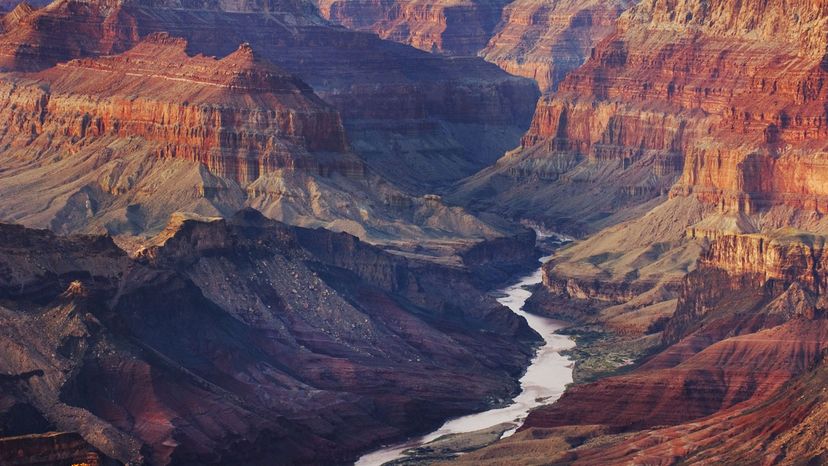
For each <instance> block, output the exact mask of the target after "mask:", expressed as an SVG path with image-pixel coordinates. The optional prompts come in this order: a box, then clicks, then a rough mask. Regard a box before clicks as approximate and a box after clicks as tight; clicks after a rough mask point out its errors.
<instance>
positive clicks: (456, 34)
mask: <svg viewBox="0 0 828 466" xmlns="http://www.w3.org/2000/svg"><path fill="white" fill-rule="evenodd" d="M316 3H317V5H318V6H319V11H320V13H321V14H322V16H324V17H325V18H327V19H329V20H331V21H334V22H336V23H338V24H342V25H343V26H346V27H348V28H351V29H356V30H362V31H371V32H374V33H376V34H377V35H379V36H380V37H382V38H383V39H388V40H393V41H396V42H401V43H403V44H408V45H411V46H413V47H416V48H418V49H421V50H425V51H428V52H440V53H445V54H450V55H466V56H473V55H476V54H477V52H478V51H479V50H481V49H482V48H483V47H484V46H485V45H486V43H487V42H488V40H489V37H491V35H492V31H493V30H494V28H495V25H497V23H498V22H499V21H500V18H501V10H502V9H503V7H504V6H506V5H507V3H508V2H506V1H504V0H473V1H471V0H442V1H437V2H429V1H421V0H414V1H396V2H394V1H387V0H372V1H367V2H366V1H360V0H357V1H354V0H319V1H317V2H316Z"/></svg>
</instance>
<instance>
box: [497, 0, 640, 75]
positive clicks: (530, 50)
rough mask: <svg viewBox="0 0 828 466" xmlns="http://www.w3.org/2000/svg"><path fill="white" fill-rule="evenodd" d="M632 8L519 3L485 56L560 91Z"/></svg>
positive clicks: (622, 0)
mask: <svg viewBox="0 0 828 466" xmlns="http://www.w3.org/2000/svg"><path fill="white" fill-rule="evenodd" d="M632 4H634V2H632V1H629V0H615V1H609V2H607V1H603V2H602V1H594V0H591V1H586V2H584V1H580V2H578V1H572V0H555V1H551V2H539V1H537V0H517V1H515V2H512V3H510V4H509V5H507V6H506V7H505V8H504V9H503V15H502V20H501V23H500V24H499V25H498V27H497V30H496V31H495V33H494V35H493V36H492V38H491V39H490V40H489V43H488V44H487V45H486V48H485V49H484V50H483V51H482V52H481V55H482V56H483V57H484V58H485V59H486V60H488V61H490V62H492V63H496V64H497V65H498V66H500V67H501V68H503V69H504V70H506V71H508V72H510V73H512V74H515V75H518V76H525V77H527V78H532V79H534V80H535V81H537V83H538V85H539V86H540V88H541V90H543V91H552V90H555V89H557V87H558V84H559V83H560V82H561V81H562V80H563V79H564V78H565V77H566V76H567V75H568V74H569V73H570V72H572V71H573V70H575V69H577V68H578V67H579V66H581V65H582V64H583V63H584V62H585V61H586V59H587V58H589V55H590V52H591V50H592V48H593V47H595V46H596V45H597V44H598V43H599V42H600V41H601V40H602V39H603V38H604V37H606V36H607V35H609V34H610V33H612V32H613V31H614V30H615V27H616V20H617V19H618V16H619V15H620V14H621V13H622V12H623V11H624V10H625V9H627V8H628V7H629V6H631V5H632Z"/></svg>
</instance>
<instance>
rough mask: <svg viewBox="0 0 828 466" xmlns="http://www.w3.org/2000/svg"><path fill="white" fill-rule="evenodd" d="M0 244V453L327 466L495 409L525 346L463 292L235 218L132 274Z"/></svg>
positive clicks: (110, 252)
mask: <svg viewBox="0 0 828 466" xmlns="http://www.w3.org/2000/svg"><path fill="white" fill-rule="evenodd" d="M0 232H2V239H3V241H2V245H3V246H2V253H1V254H0V261H1V262H0V263H2V266H0V270H2V272H0V278H1V279H2V281H0V290H2V291H0V293H2V303H3V304H2V320H3V322H4V324H3V331H2V338H0V341H2V345H0V347H2V352H3V357H2V358H0V359H2V361H3V363H2V373H3V384H4V386H6V387H7V388H8V390H5V389H4V391H3V393H4V395H3V398H4V402H3V404H2V406H3V412H4V414H5V415H6V416H8V415H14V414H10V413H12V412H17V413H27V414H26V416H27V417H28V418H29V419H31V423H30V427H31V429H30V430H34V431H32V432H26V431H25V430H26V429H25V426H24V425H23V424H22V423H15V424H16V425H14V426H12V427H14V428H16V429H17V431H15V432H5V431H4V432H3V434H4V435H18V436H19V435H25V434H39V433H40V432H38V430H43V429H47V430H49V429H51V430H59V431H64V432H78V433H80V434H81V435H82V436H83V438H84V439H86V441H87V442H89V443H90V444H91V445H92V446H94V448H95V449H96V450H97V451H99V452H101V453H102V454H103V455H105V456H106V457H108V458H111V459H114V460H118V461H121V462H123V463H130V462H132V463H135V462H148V463H152V464H167V463H171V462H172V463H182V464H190V463H205V462H206V463H222V462H225V461H227V460H228V459H230V458H232V459H233V460H234V461H235V460H243V461H244V462H246V463H248V462H249V463H250V464H273V461H276V462H277V463H280V464H291V463H327V462H342V461H346V460H348V459H351V458H354V457H355V453H356V452H358V451H360V450H361V449H364V448H365V447H367V446H369V445H372V444H376V443H377V442H380V441H382V440H386V439H393V438H396V437H399V436H401V435H405V434H407V433H411V432H413V431H416V430H418V429H421V428H423V427H426V426H430V425H433V424H435V423H437V422H438V420H439V419H442V418H443V417H444V416H445V415H446V413H456V414H460V413H464V412H468V411H470V410H474V409H479V408H480V407H481V406H483V405H485V404H486V403H495V402H496V400H497V399H499V398H506V397H508V395H509V394H510V393H511V392H513V391H514V390H515V389H516V382H515V380H514V378H513V377H514V376H515V375H517V374H519V373H520V371H521V370H522V368H523V366H524V365H525V364H526V362H527V361H528V359H529V358H530V357H531V355H532V348H533V346H534V345H535V344H536V343H538V342H539V337H538V336H537V334H535V333H534V332H533V331H532V330H531V329H530V328H529V327H528V326H527V325H526V322H525V321H524V320H522V319H520V318H518V317H517V316H515V315H512V314H510V313H508V312H504V311H503V310H502V308H501V306H500V305H499V304H498V303H497V302H496V301H495V300H494V299H492V298H491V297H488V296H486V295H485V294H484V292H483V289H482V287H481V284H480V283H479V281H477V280H476V279H475V278H474V277H473V276H471V275H469V274H468V273H467V272H464V271H461V270H458V269H456V268H451V267H444V266H439V265H436V264H433V263H429V262H417V261H412V260H407V259H405V258H401V257H399V256H395V255H392V254H389V253H386V252H383V251H381V250H379V249H377V248H376V247H373V246H370V245H368V244H366V243H363V242H361V241H359V240H358V239H356V238H354V237H352V236H349V235H347V234H344V233H332V232H328V231H325V230H306V229H301V228H297V227H289V226H286V225H284V224H281V223H278V222H275V221H272V220H268V219H266V218H265V217H263V216H262V215H261V214H260V213H258V212H256V211H254V210H252V209H248V210H243V211H241V212H239V213H238V214H236V215H235V216H233V217H232V218H230V219H228V220H214V221H209V222H204V221H198V220H191V219H179V221H177V222H173V223H171V224H170V226H169V227H168V228H167V229H165V230H164V232H163V233H162V234H161V235H159V236H158V237H157V238H155V241H154V243H153V244H149V245H148V246H147V247H146V248H144V249H142V250H140V251H139V252H138V253H137V254H136V255H135V256H134V257H130V256H128V255H127V254H125V253H124V252H123V251H122V250H120V249H119V248H118V247H117V246H116V245H115V244H114V243H113V241H112V239H111V238H108V237H104V236H68V237H58V236H55V235H54V234H53V233H51V232H48V231H44V230H30V229H26V228H24V227H21V226H10V225H3V226H0ZM446 283H450V284H451V287H449V288H447V287H446V286H445V284H446ZM35 329H37V330H35ZM50 355H51V356H50ZM458 378H462V379H463V380H464V383H463V385H464V388H463V389H462V390H457V387H456V384H457V380H458ZM414 381H416V383H414ZM390 387H393V388H390ZM16 415H17V416H19V414H16ZM347 425H359V426H360V427H361V428H360V430H359V431H358V432H356V431H353V430H350V429H348V428H346V427H345V426H347ZM274 458H276V459H275V460H274Z"/></svg>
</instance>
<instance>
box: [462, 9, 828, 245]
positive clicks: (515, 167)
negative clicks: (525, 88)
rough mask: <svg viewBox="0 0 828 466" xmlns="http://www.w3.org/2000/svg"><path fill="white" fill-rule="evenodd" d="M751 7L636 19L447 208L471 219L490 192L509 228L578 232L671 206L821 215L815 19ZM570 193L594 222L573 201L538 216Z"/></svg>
mask: <svg viewBox="0 0 828 466" xmlns="http://www.w3.org/2000/svg"><path fill="white" fill-rule="evenodd" d="M760 3H761V4H760ZM760 3H757V4H753V3H743V4H738V5H733V4H732V3H731V2H712V3H710V2H695V1H687V2H678V3H670V2H659V1H645V2H641V3H639V4H637V5H635V6H632V7H631V8H629V9H628V10H627V11H626V12H625V13H624V14H622V15H621V16H620V18H619V20H618V24H617V27H616V29H615V31H614V32H612V33H611V34H609V35H608V36H607V37H605V38H604V39H603V40H601V41H600V43H598V44H597V45H596V46H595V47H594V50H592V51H591V53H590V55H589V59H588V60H586V62H585V64H584V65H583V66H581V67H580V68H578V69H577V70H575V71H573V72H572V73H571V74H570V75H568V77H567V78H566V79H564V80H563V81H562V82H561V83H560V86H559V88H558V91H557V92H556V93H554V94H548V95H546V96H545V97H544V98H543V99H541V101H540V102H539V103H538V108H537V110H536V112H535V118H534V121H533V123H532V125H531V128H530V130H529V132H528V133H527V134H526V135H525V136H524V138H523V141H522V149H521V150H519V151H517V152H516V153H514V154H510V155H509V156H508V157H505V158H503V159H501V160H500V161H499V162H498V165H497V167H496V168H494V169H491V170H487V171H484V172H481V173H480V174H478V175H476V176H475V177H474V178H471V179H470V180H469V181H468V182H465V183H464V186H463V187H461V188H460V190H459V192H458V196H457V199H459V200H460V201H461V202H463V201H464V202H468V203H469V204H470V205H473V199H474V197H476V196H478V195H479V194H480V193H482V192H486V190H490V191H491V190H494V191H495V193H496V196H497V199H498V200H499V201H500V202H499V203H498V205H504V207H500V211H501V212H503V213H505V214H510V215H527V214H531V215H533V216H535V217H537V218H538V219H540V220H544V221H547V222H548V223H553V222H555V221H556V218H560V217H570V218H576V219H579V221H580V223H582V225H581V229H585V230H586V231H596V230H597V229H600V228H601V227H603V226H606V225H607V222H606V221H605V220H604V219H605V218H607V217H609V218H610V223H617V222H619V221H623V220H624V219H625V218H624V215H623V212H622V211H623V210H624V209H626V208H629V207H631V206H635V205H640V204H641V203H642V202H646V201H649V200H652V199H655V198H661V199H663V198H664V197H665V196H666V194H667V193H668V192H669V193H670V195H671V196H673V197H682V196H694V197H696V198H697V199H699V200H701V201H702V202H704V203H707V204H710V205H713V206H716V207H718V208H719V209H720V210H721V211H722V212H726V213H734V214H735V213H748V214H752V213H761V212H763V211H767V210H769V209H773V208H775V207H779V206H783V207H784V206H787V207H793V208H797V209H802V210H806V211H809V212H822V209H824V204H825V201H824V196H825V193H824V192H823V190H822V186H823V185H824V183H822V180H821V178H820V175H819V173H820V172H821V170H819V167H821V166H822V163H823V162H822V159H823V158H824V157H823V153H822V152H823V151H822V145H823V142H824V141H825V137H826V134H825V131H824V124H823V122H824V120H825V109H824V106H823V105H822V102H824V100H825V94H824V93H825V90H824V88H823V86H822V84H821V82H822V81H823V80H824V70H823V69H822V63H823V56H824V53H823V52H822V51H823V50H824V49H825V37H826V35H825V23H826V19H825V11H824V8H825V6H824V5H823V4H822V3H821V2H817V3H813V2H807V1H799V2H760ZM771 38H773V39H771ZM564 161H565V162H566V163H562V162H564ZM549 166H552V167H554V169H553V170H551V173H550V169H549V168H547V167H549ZM585 173H587V174H585ZM539 179H540V180H544V179H546V180H552V181H553V183H552V184H554V185H556V186H557V187H556V188H555V190H554V191H553V190H552V189H551V188H547V187H544V186H543V184H542V183H540V182H538V181H536V180H539ZM675 182H678V183H677V184H676V185H675V186H673V184H674V183H675ZM527 183H528V184H532V185H533V187H532V189H527V188H526V186H525V185H526V184H527ZM572 183H578V185H579V187H580V189H579V190H578V191H580V192H583V193H585V194H584V195H586V194H588V195H589V196H590V197H591V198H595V199H597V200H598V201H597V203H596V207H597V209H596V210H599V211H600V212H601V215H593V216H590V215H589V214H588V212H586V211H585V210H584V209H583V208H582V207H581V203H579V202H578V201H577V199H578V198H579V197H580V196H581V195H582V194H580V193H576V194H575V196H574V197H573V196H569V197H568V200H567V201H565V202H564V203H563V205H561V206H559V207H557V208H554V209H551V208H549V207H546V208H544V207H543V202H542V199H543V198H546V199H549V198H551V196H552V195H558V194H559V193H562V192H569V191H565V189H566V188H565V187H566V185H568V184H572ZM539 190H541V192H542V193H543V194H538V191H539ZM572 191H575V190H574V189H573V190H572ZM631 197H632V198H633V200H630V198H631ZM524 203H526V204H528V205H529V207H526V208H523V207H521V205H522V204H524ZM483 207H486V206H483Z"/></svg>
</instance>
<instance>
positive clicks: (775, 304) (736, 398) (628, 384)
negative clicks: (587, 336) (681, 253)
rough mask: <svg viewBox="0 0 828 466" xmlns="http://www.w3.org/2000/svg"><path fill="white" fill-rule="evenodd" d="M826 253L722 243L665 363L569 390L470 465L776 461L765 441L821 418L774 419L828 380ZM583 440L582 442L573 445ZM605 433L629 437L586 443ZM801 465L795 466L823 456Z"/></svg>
mask: <svg viewBox="0 0 828 466" xmlns="http://www.w3.org/2000/svg"><path fill="white" fill-rule="evenodd" d="M823 252H824V238H822V237H820V236H814V235H810V234H806V233H802V232H795V231H790V230H787V231H784V230H783V231H778V232H775V233H773V234H769V235H758V234H757V235H724V236H722V237H721V238H720V239H718V240H716V241H714V242H712V243H711V245H710V246H709V247H708V248H707V249H705V252H704V253H703V254H702V258H701V259H700V261H699V264H698V269H697V270H696V271H694V272H692V273H690V274H689V275H688V276H687V277H686V278H685V280H684V282H683V285H682V290H681V293H680V297H679V300H678V304H677V307H676V310H675V314H674V316H673V317H672V318H671V319H669V320H668V321H667V323H666V325H665V329H664V331H663V333H662V345H663V348H662V350H661V351H660V352H659V353H658V354H656V355H654V356H652V357H650V358H649V359H647V360H646V361H645V362H644V363H643V364H642V365H640V366H639V367H638V368H636V369H635V370H633V371H632V372H631V373H629V374H626V375H620V376H616V377H610V378H606V379H603V380H600V381H598V382H595V383H592V384H587V385H581V386H577V387H573V388H571V389H569V390H568V391H567V393H566V394H565V395H564V396H563V397H562V398H561V399H560V400H559V401H558V402H556V403H555V404H553V405H551V406H548V407H545V408H542V409H539V410H537V411H534V412H532V413H531V414H530V416H529V418H528V419H527V422H526V424H525V425H524V427H523V428H522V432H521V433H519V434H517V435H516V436H515V438H514V439H510V440H508V441H506V442H502V444H499V445H498V444H496V445H495V447H492V448H491V449H490V450H489V451H487V450H483V451H482V452H480V453H478V454H472V455H470V456H469V457H468V458H466V457H464V461H472V462H473V461H475V459H480V460H483V459H488V460H492V459H493V458H496V457H500V458H502V457H503V455H505V454H507V453H508V454H509V455H513V456H510V457H511V458H512V460H513V461H518V462H521V458H522V456H521V452H520V449H521V448H526V451H527V456H526V458H531V457H532V455H533V453H531V452H532V451H538V450H539V449H546V451H547V456H546V458H547V459H549V460H554V459H555V458H557V461H565V462H570V463H575V464H595V463H601V464H621V463H628V462H640V461H650V462H651V461H656V462H658V461H662V460H666V459H667V458H669V459H670V461H687V462H695V461H701V460H702V459H705V460H706V461H710V460H711V458H731V459H733V458H738V457H740V456H739V455H745V454H747V452H746V451H745V449H744V448H745V445H743V444H742V442H743V441H747V440H749V441H750V442H751V443H750V444H749V445H750V446H752V447H753V448H756V449H765V448H767V449H768V450H771V451H774V449H775V448H777V446H778V444H777V443H776V442H770V443H761V440H760V439H761V438H766V439H768V440H770V437H766V436H765V434H763V433H762V432H776V434H775V435H780V436H790V435H792V432H795V431H796V429H801V427H799V425H798V423H800V422H803V423H804V422H806V421H805V419H809V418H810V419H812V416H819V415H820V413H819V410H818V408H817V406H816V405H814V404H809V403H804V404H799V403H797V406H799V408H797V409H796V411H795V413H796V414H793V413H792V415H793V416H794V418H793V419H791V421H790V422H779V423H777V422H775V421H772V419H773V418H771V417H768V416H767V415H766V414H767V413H768V412H772V411H774V410H779V409H787V408H782V406H783V404H782V403H784V402H781V401H780V400H783V399H784V400H789V399H791V398H789V396H790V390H791V386H793V387H798V388H794V390H800V392H799V393H801V394H802V395H803V396H804V395H805V393H803V391H804V392H808V391H811V390H813V388H815V387H812V388H808V384H810V383H813V382H814V381H815V380H820V377H821V374H822V373H823V372H824V370H823V369H820V368H819V367H821V366H820V361H821V360H822V357H823V354H824V352H825V351H826V347H825V342H826V336H828V335H826V332H828V321H826V320H825V306H824V302H823V301H824V299H823V298H822V297H821V296H822V294H823V293H824V287H825V276H824V275H825V274H824V265H823V264H822V263H823V262H824V261H825V259H824V254H823ZM815 368H816V369H815ZM808 396H810V395H808ZM765 410H769V411H765ZM811 422H813V421H811ZM587 426H590V427H589V429H591V430H590V431H589V433H587V434H584V429H585V428H586V427H587ZM595 426H600V428H596V427H595ZM737 426H740V427H737ZM744 426H751V429H752V430H750V432H752V433H750V434H747V433H746V432H747V431H745V430H744V429H743V428H744ZM579 429H580V430H581V431H582V432H581V438H580V440H578V439H577V438H575V437H574V436H572V434H571V432H575V431H578V430H579ZM589 429H588V430H589ZM714 431H715V435H713V432H714ZM567 432H570V434H567ZM630 432H632V433H633V434H629V433H630ZM607 433H625V435H621V436H618V435H615V436H613V437H607V438H602V439H601V440H600V441H594V442H584V441H585V440H587V439H589V438H592V437H599V438H600V437H601V436H602V435H605V434H607ZM754 435H755V436H756V437H753V436H754ZM567 436H568V437H567ZM564 438H566V440H563V439H564ZM530 444H534V445H533V446H532V447H531V448H527V447H528V445H530ZM774 445H777V446H774ZM728 448H738V450H734V451H728ZM775 451H776V454H777V455H779V456H778V458H779V459H781V458H786V453H785V452H784V451H783V450H778V449H777V450H775ZM799 454H803V455H804V456H802V457H799V456H791V457H790V458H791V459H794V458H796V459H799V460H801V459H803V458H804V459H807V458H808V457H809V455H819V454H820V452H819V451H813V452H810V453H805V452H802V451H801V450H800V451H799ZM475 455H480V456H475ZM492 455H495V456H492ZM749 456H750V455H748V456H745V457H749ZM527 461H528V459H527ZM480 464H486V463H485V461H484V462H483V463H480Z"/></svg>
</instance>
